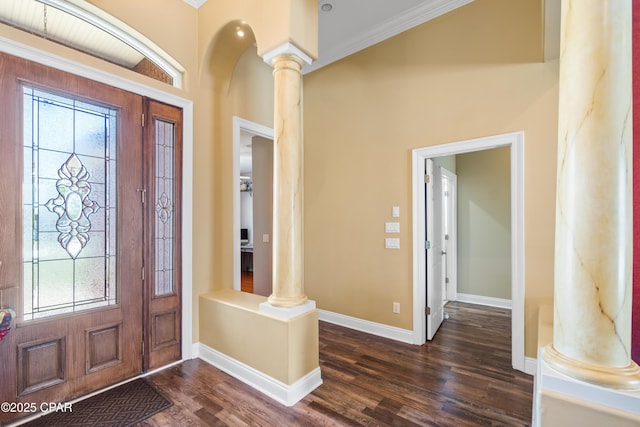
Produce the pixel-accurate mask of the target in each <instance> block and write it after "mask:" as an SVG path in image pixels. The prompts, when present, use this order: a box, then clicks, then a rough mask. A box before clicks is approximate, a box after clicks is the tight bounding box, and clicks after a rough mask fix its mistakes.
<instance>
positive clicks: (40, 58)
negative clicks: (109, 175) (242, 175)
mask: <svg viewBox="0 0 640 427" xmlns="http://www.w3.org/2000/svg"><path fill="white" fill-rule="evenodd" d="M0 51H2V52H5V53H8V54H10V55H13V56H17V57H20V58H24V59H28V60H30V61H33V62H37V63H40V64H42V65H45V66H48V67H51V68H55V69H57V70H61V71H66V72H68V73H72V74H75V75H77V76H80V77H84V78H87V79H90V80H95V81H98V82H101V83H104V84H106V85H109V86H113V87H115V88H118V89H122V90H126V91H129V92H132V93H135V94H137V95H141V96H146V97H148V98H152V99H155V100H157V101H161V102H164V103H167V104H170V105H173V106H176V107H180V108H182V110H183V128H182V141H183V157H182V170H183V171H191V170H193V102H192V101H191V100H188V99H185V98H182V97H179V96H177V95H174V94H172V93H169V92H165V91H162V90H160V89H157V88H154V87H151V86H146V85H144V84H141V83H138V82H135V81H133V80H129V79H126V78H124V77H121V76H118V75H115V74H111V73H108V72H106V71H103V70H99V69H97V68H94V67H91V66H89V65H86V64H83V63H80V62H76V61H73V60H70V59H68V58H64V57H61V56H58V55H55V54H53V53H50V52H46V51H43V50H40V49H36V48H34V47H32V46H28V45H25V44H22V43H19V42H17V41H14V40H10V39H7V38H4V37H0ZM191 206H193V177H192V175H191V174H190V173H183V176H182V209H183V212H188V211H190V208H191ZM192 242H193V222H192V219H191V216H190V215H183V216H182V359H183V360H187V359H192V358H194V357H196V356H197V349H196V347H195V346H194V344H193V343H192V341H193V291H192V289H193V273H192V271H193V269H192Z"/></svg>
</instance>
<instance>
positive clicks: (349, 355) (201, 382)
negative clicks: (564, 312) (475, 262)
mask: <svg viewBox="0 0 640 427" xmlns="http://www.w3.org/2000/svg"><path fill="white" fill-rule="evenodd" d="M447 312H448V313H449V315H450V319H449V320H447V321H445V322H444V324H443V326H442V328H441V329H440V331H439V332H438V333H437V335H436V337H435V339H434V340H433V341H432V342H429V343H427V344H425V345H424V346H414V345H410V344H404V343H400V342H396V341H392V340H388V339H385V338H380V337H377V336H373V335H369V334H365V333H362V332H358V331H354V330H350V329H346V328H343V327H340V326H336V325H332V324H329V323H326V322H320V367H321V369H322V378H323V381H324V383H323V384H322V385H321V386H320V387H318V388H317V389H316V390H315V391H313V392H312V393H311V394H310V395H308V396H307V397H305V398H304V399H303V400H302V401H300V402H298V403H297V404H296V405H294V406H293V407H290V408H287V407H284V406H282V405H280V404H278V403H276V402H275V401H273V400H271V399H270V398H268V397H266V396H264V395H262V394H261V393H259V392H257V391H255V390H253V389H252V388H250V387H248V386H246V385H245V384H242V383H240V382H239V381H237V380H235V379H234V378H232V377H230V376H229V375H227V374H225V373H223V372H221V371H220V370H218V369H216V368H214V367H212V366H210V365H208V364H207V363H206V362H203V361H201V360H198V359H195V360H191V361H187V362H185V363H183V364H181V365H179V366H175V367H172V368H170V369H167V370H165V371H163V372H160V373H157V374H154V375H153V376H151V377H150V379H151V381H152V382H153V383H155V384H156V385H157V386H158V387H159V388H160V389H161V391H162V392H163V393H164V394H165V395H166V396H167V397H169V398H170V399H171V400H173V402H174V406H173V407H171V408H169V409H168V410H166V411H164V412H161V413H159V414H157V415H155V416H154V417H152V418H151V419H149V420H147V421H145V422H144V423H143V424H142V425H145V426H162V425H171V424H176V423H178V422H179V423H180V424H182V425H187V424H188V425H220V426H222V425H232V426H237V425H263V426H273V425H281V426H298V425H308V426H325V425H376V426H378V425H401V426H433V425H438V426H452V427H453V426H455V427H464V426H467V427H471V426H481V425H493V426H502V425H504V426H527V425H530V423H531V402H532V400H531V399H532V388H533V378H532V377H530V376H528V375H526V374H524V373H522V372H519V371H515V370H513V369H511V351H510V345H511V337H510V323H511V319H510V318H511V316H510V311H509V310H504V309H497V308H491V307H483V306H476V305H472V304H464V303H450V304H449V305H448V306H447Z"/></svg>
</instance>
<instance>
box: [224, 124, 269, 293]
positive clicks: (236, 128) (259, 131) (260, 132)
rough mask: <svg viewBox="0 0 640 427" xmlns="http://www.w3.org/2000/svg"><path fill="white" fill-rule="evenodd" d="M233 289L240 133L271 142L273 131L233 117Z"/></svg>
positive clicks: (237, 282)
mask: <svg viewBox="0 0 640 427" xmlns="http://www.w3.org/2000/svg"><path fill="white" fill-rule="evenodd" d="M232 127H233V149H232V150H233V153H232V156H233V171H232V173H233V179H232V180H231V181H232V185H233V188H232V193H231V194H233V255H232V258H233V289H235V290H236V291H239V290H240V289H241V286H240V189H239V187H238V186H239V185H240V184H239V183H240V181H239V179H240V132H242V131H244V132H248V133H250V134H252V135H254V136H261V137H263V138H267V139H270V140H272V141H273V138H274V136H273V129H272V128H270V127H267V126H263V125H261V124H258V123H254V122H251V121H249V120H246V119H243V118H240V117H237V116H233V124H232Z"/></svg>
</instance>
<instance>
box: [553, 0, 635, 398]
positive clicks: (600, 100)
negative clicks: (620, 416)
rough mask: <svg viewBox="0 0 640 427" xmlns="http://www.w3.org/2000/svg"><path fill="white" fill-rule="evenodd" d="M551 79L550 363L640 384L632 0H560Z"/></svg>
mask: <svg viewBox="0 0 640 427" xmlns="http://www.w3.org/2000/svg"><path fill="white" fill-rule="evenodd" d="M560 50H561V57H560V79H559V91H560V95H559V123H558V178H557V198H556V230H555V231H556V240H555V288H554V321H553V345H551V346H549V347H547V348H546V349H545V351H544V353H543V358H544V360H545V361H546V362H547V363H548V364H549V365H550V366H551V367H552V368H554V369H556V370H558V371H561V372H563V373H565V374H567V375H569V376H571V377H573V378H577V379H579V380H582V381H586V382H590V383H594V384H598V385H602V386H605V387H611V388H617V389H627V390H632V389H638V388H640V368H639V367H638V365H636V364H635V363H634V362H633V361H632V360H631V354H630V352H631V289H632V281H631V279H632V275H631V271H632V167H631V161H632V116H631V102H632V96H631V0H565V1H563V3H562V33H561V49H560Z"/></svg>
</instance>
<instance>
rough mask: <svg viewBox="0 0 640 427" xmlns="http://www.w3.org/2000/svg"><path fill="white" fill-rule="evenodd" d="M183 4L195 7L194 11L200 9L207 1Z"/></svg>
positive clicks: (193, 0)
mask: <svg viewBox="0 0 640 427" xmlns="http://www.w3.org/2000/svg"><path fill="white" fill-rule="evenodd" d="M184 2H185V3H187V4H188V5H190V6H193V7H195V8H196V9H200V8H201V7H202V5H204V4H205V3H206V2H207V0H184Z"/></svg>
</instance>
